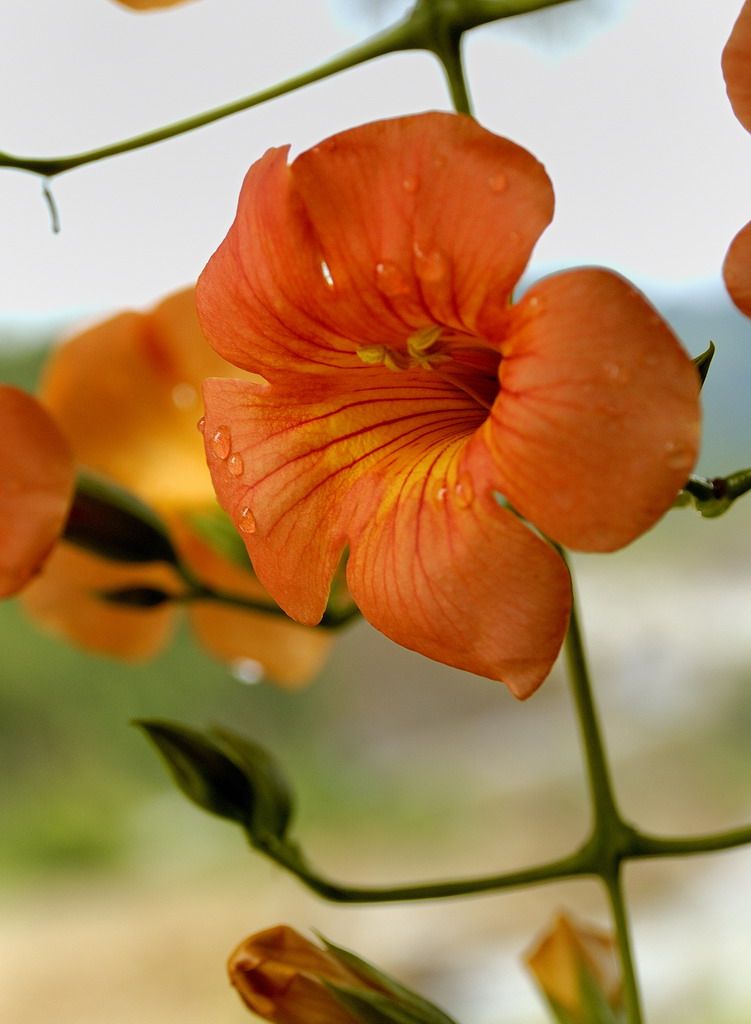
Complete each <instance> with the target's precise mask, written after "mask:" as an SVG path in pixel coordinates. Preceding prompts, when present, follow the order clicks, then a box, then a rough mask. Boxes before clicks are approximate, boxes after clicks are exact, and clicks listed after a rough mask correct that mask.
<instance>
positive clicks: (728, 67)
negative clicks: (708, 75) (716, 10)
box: [722, 0, 751, 131]
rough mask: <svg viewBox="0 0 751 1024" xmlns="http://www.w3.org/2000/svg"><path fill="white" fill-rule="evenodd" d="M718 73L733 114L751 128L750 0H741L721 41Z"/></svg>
mask: <svg viewBox="0 0 751 1024" xmlns="http://www.w3.org/2000/svg"><path fill="white" fill-rule="evenodd" d="M722 73H723V75H724V76H725V85H726V86H727V91H728V98H729V99H730V103H731V106H732V107H733V111H734V113H735V116H736V117H737V118H738V120H739V121H740V122H741V124H742V125H743V127H744V128H745V129H746V130H747V131H751V0H745V3H744V4H743V7H742V8H741V12H740V14H739V15H738V18H737V19H736V22H735V25H734V26H733V30H732V32H731V33H730V38H729V39H728V41H727V43H726V44H725V49H724V50H723V52H722Z"/></svg>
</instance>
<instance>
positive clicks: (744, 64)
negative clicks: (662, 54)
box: [722, 0, 751, 316]
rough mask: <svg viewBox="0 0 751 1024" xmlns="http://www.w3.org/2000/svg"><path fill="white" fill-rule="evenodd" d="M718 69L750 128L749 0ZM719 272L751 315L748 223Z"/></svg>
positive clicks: (740, 117)
mask: <svg viewBox="0 0 751 1024" xmlns="http://www.w3.org/2000/svg"><path fill="white" fill-rule="evenodd" d="M722 72H723V74H724V76H725V84H726V86H727V91H728V98H729V100H730V103H731V106H732V107H733V111H734V112H735V116H736V117H737V118H738V120H739V121H740V122H741V124H742V125H743V127H744V128H745V129H746V130H747V131H751V0H746V2H745V3H744V4H743V7H742V8H741V12H740V14H739V15H738V18H737V20H736V22H735V25H734V26H733V30H732V32H731V33H730V38H729V39H728V41H727V44H726V45H725V49H724V50H723V53H722ZM723 276H724V278H725V285H726V287H727V290H728V293H729V295H730V297H731V299H732V300H733V302H734V303H735V305H736V306H737V307H738V309H740V311H741V312H742V313H745V315H746V316H751V224H747V225H746V227H745V228H743V229H742V230H741V231H739V232H738V234H737V235H736V237H735V238H734V239H733V242H732V243H731V245H730V249H729V251H728V254H727V256H726V257H725V265H724V267H723Z"/></svg>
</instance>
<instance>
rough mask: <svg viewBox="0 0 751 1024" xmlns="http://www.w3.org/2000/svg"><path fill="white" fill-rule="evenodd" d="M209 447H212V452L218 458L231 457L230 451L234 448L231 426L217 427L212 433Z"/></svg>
mask: <svg viewBox="0 0 751 1024" xmlns="http://www.w3.org/2000/svg"><path fill="white" fill-rule="evenodd" d="M209 447H210V448H211V452H212V454H213V455H216V457H217V458H218V459H227V458H229V453H230V452H231V450H232V434H231V433H230V429H229V427H227V426H221V427H217V428H216V430H215V431H214V433H213V434H212V435H211V440H210V441H209Z"/></svg>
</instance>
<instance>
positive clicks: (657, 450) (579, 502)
mask: <svg viewBox="0 0 751 1024" xmlns="http://www.w3.org/2000/svg"><path fill="white" fill-rule="evenodd" d="M511 315H512V324H511V328H510V331H509V334H508V340H507V343H506V345H505V347H504V348H503V350H502V351H503V359H502V362H501V369H500V382H501V391H500V394H499V396H498V398H497V399H496V402H495V404H494V407H493V412H492V415H491V417H489V419H488V421H487V422H486V424H485V425H484V427H483V430H482V432H481V436H482V442H483V443H485V444H487V446H488V447H489V449H490V450H491V451H492V452H493V455H494V459H495V464H496V466H497V469H498V476H497V478H496V479H497V481H498V482H497V486H498V489H499V490H500V491H501V492H502V493H503V494H504V495H505V497H506V498H508V500H509V501H510V502H511V504H512V505H513V506H514V508H516V509H517V511H518V512H520V513H521V514H522V515H523V516H525V517H526V518H528V519H529V520H530V521H531V522H533V523H534V524H535V526H537V527H538V528H539V529H540V530H541V531H542V532H543V533H544V534H546V535H547V536H549V537H552V538H553V539H554V540H556V541H558V542H559V543H561V544H564V545H566V546H568V547H572V548H577V549H580V550H585V551H609V550H613V549H615V548H618V547H621V546H622V545H624V544H627V543H629V542H630V541H631V540H633V539H634V538H635V537H637V536H638V535H639V534H641V533H642V532H644V531H645V530H647V529H648V528H649V527H650V526H652V525H653V524H654V523H655V522H656V520H657V519H658V518H659V517H660V516H661V515H662V514H663V513H664V512H666V511H667V509H668V508H669V507H670V505H671V504H672V502H673V500H674V498H675V496H676V494H677V493H678V491H679V490H680V488H681V486H682V485H683V484H684V483H685V481H686V478H687V476H688V474H689V472H690V470H691V468H692V466H693V464H694V460H695V458H696V455H697V449H698V442H699V423H700V414H699V403H698V393H699V382H698V376H697V374H696V370H695V368H694V366H693V365H692V363H691V360H690V359H689V358H688V356H687V355H686V353H685V352H684V351H683V349H682V348H681V346H680V344H679V342H678V340H677V339H676V338H675V336H674V335H673V333H672V332H671V331H670V329H669V327H668V326H667V324H665V323H664V321H663V320H662V319H661V318H660V317H659V316H658V315H657V314H656V313H655V311H654V309H653V308H652V307H651V306H650V305H649V304H648V303H647V302H646V300H645V299H644V298H643V296H642V295H641V294H640V293H639V292H638V291H637V290H636V289H635V288H633V287H632V286H631V285H630V284H628V282H626V281H624V280H623V279H622V278H620V277H618V276H617V275H615V274H612V273H610V272H608V271H604V270H596V269H584V270H574V271H570V272H567V273H562V274H557V275H555V276H553V277H550V278H547V279H546V280H544V281H542V282H540V283H539V284H538V285H536V286H535V287H534V288H532V289H531V290H530V291H529V292H528V293H527V295H525V296H524V298H523V300H522V301H521V302H520V303H518V304H517V305H516V306H514V307H513V309H512V314H511ZM479 443H480V439H479V438H478V439H476V440H475V441H474V442H473V444H479ZM467 459H468V460H469V461H468V465H470V464H471V463H472V461H473V450H472V446H470V449H469V450H468V453H467Z"/></svg>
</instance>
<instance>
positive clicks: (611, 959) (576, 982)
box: [526, 913, 623, 1024]
mask: <svg viewBox="0 0 751 1024" xmlns="http://www.w3.org/2000/svg"><path fill="white" fill-rule="evenodd" d="M526 960H527V966H528V967H529V969H530V971H531V972H532V974H533V975H534V976H535V979H536V980H537V983H538V985H539V986H540V988H541V989H542V991H543V992H544V994H545V996H546V997H547V998H548V999H549V1000H550V1001H551V1003H552V1005H553V1007H554V1008H560V1009H562V1010H563V1011H564V1012H565V1014H566V1016H565V1018H562V1019H565V1020H567V1021H570V1022H571V1024H595V1022H599V1021H601V1019H602V1018H601V1016H599V1015H596V1016H595V1015H593V1010H594V1006H595V1005H596V1003H597V1001H598V1000H599V1001H600V1002H601V1003H604V1004H605V1005H606V1006H607V1007H609V1008H610V1009H612V1010H613V1011H614V1012H616V1013H617V1012H618V1010H619V1009H620V1008H621V1006H622V987H623V983H622V977H621V966H620V961H619V959H618V947H617V944H616V941H615V938H614V936H613V935H612V933H611V932H605V931H602V930H601V929H599V928H592V927H591V926H589V925H585V924H582V923H580V922H578V921H576V920H575V919H573V918H571V917H570V916H569V915H568V914H565V913H564V914H559V915H558V917H557V918H556V919H555V921H554V922H553V925H552V926H551V928H550V929H549V930H548V931H547V932H546V933H545V935H544V936H543V937H542V938H541V939H540V940H539V941H538V943H537V944H536V946H535V948H534V949H533V950H531V951H530V952H529V953H528V954H527V957H526Z"/></svg>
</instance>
